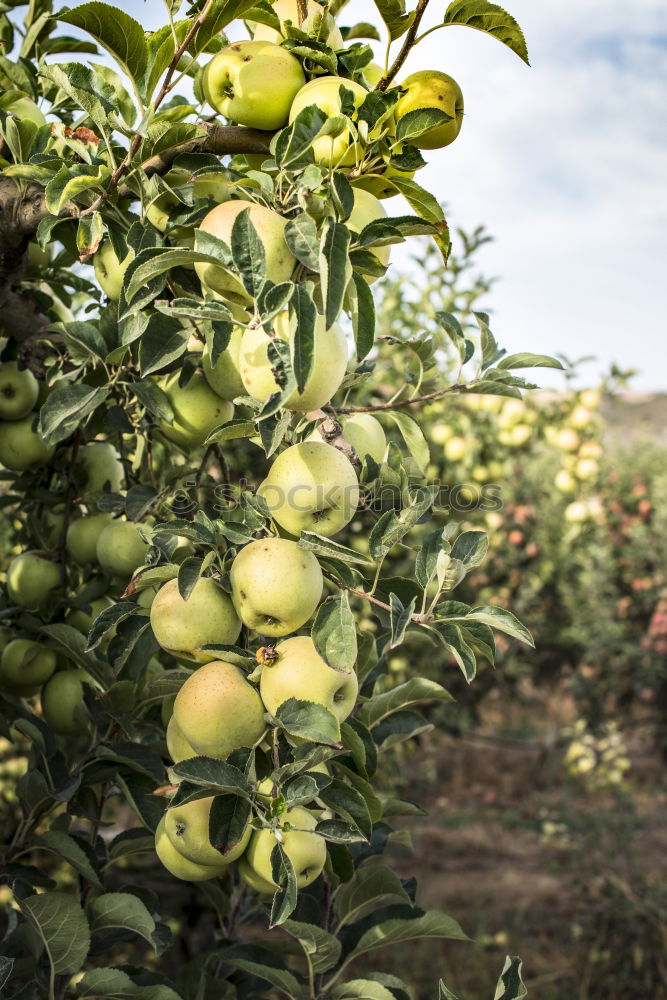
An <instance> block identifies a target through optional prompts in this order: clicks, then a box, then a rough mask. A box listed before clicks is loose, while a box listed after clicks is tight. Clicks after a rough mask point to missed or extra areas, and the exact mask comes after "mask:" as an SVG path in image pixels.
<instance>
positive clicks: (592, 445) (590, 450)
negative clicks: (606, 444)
mask: <svg viewBox="0 0 667 1000" xmlns="http://www.w3.org/2000/svg"><path fill="white" fill-rule="evenodd" d="M603 454H604V448H603V447H602V445H601V444H600V442H599V441H584V443H583V444H582V446H581V448H580V449H579V457H580V458H602V456H603Z"/></svg>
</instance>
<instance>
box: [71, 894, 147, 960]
mask: <svg viewBox="0 0 667 1000" xmlns="http://www.w3.org/2000/svg"><path fill="white" fill-rule="evenodd" d="M87 912H88V919H89V920H90V929H91V931H92V933H93V934H96V933H97V934H101V933H103V932H104V931H109V930H112V929H116V928H120V929H122V930H127V931H134V933H135V934H138V935H139V936H140V937H142V938H144V940H145V941H148V943H149V944H150V945H151V946H152V947H153V948H154V949H155V950H156V951H158V942H159V939H158V937H157V936H156V934H155V931H156V924H155V920H154V919H153V917H152V916H151V915H150V913H149V912H148V910H147V909H146V906H145V905H144V904H143V903H142V902H141V900H140V899H139V898H138V897H137V896H133V895H132V893H129V892H105V893H104V895H102V896H98V897H97V898H96V899H93V900H92V902H90V903H89V904H88V907H87Z"/></svg>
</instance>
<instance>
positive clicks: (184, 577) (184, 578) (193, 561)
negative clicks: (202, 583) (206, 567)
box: [177, 556, 204, 601]
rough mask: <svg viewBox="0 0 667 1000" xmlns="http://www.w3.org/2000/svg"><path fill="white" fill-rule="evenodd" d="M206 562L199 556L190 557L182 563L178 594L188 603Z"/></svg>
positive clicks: (179, 572) (179, 573)
mask: <svg viewBox="0 0 667 1000" xmlns="http://www.w3.org/2000/svg"><path fill="white" fill-rule="evenodd" d="M203 563H204V560H203V559H201V558H200V557H199V556H189V557H188V558H187V559H184V560H183V562H182V563H181V566H180V569H179V571H178V578H177V579H178V592H179V594H180V595H181V597H182V598H183V600H184V601H187V600H188V598H189V597H190V595H191V594H192V591H193V590H194V589H195V587H196V586H197V583H198V582H199V577H200V576H201V571H202V566H203Z"/></svg>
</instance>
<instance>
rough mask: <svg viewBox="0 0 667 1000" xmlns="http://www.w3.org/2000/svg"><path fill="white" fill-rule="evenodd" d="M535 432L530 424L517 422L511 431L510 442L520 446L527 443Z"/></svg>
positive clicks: (517, 446)
mask: <svg viewBox="0 0 667 1000" xmlns="http://www.w3.org/2000/svg"><path fill="white" fill-rule="evenodd" d="M532 434H533V428H532V427H531V426H530V424H515V425H514V427H512V428H511V430H510V432H509V439H510V443H511V444H512V445H514V447H516V448H520V447H521V445H524V444H526V442H527V441H529V440H530V438H531V437H532Z"/></svg>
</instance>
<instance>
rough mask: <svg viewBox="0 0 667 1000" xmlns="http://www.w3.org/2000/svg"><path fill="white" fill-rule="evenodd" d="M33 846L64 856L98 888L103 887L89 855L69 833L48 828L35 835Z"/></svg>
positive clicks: (63, 857)
mask: <svg viewBox="0 0 667 1000" xmlns="http://www.w3.org/2000/svg"><path fill="white" fill-rule="evenodd" d="M31 846H32V847H34V848H37V849H39V850H42V851H50V852H51V853H52V854H55V855H56V857H59V858H62V860H63V861H67V862H68V864H70V865H71V866H72V868H74V869H75V870H76V871H77V872H79V874H80V875H83V877H84V878H85V879H88V881H89V882H92V884H93V885H94V886H96V887H97V888H98V889H101V888H102V883H101V882H100V880H99V878H98V875H97V872H96V871H95V869H94V868H93V866H92V865H91V863H90V861H89V859H88V855H87V854H86V853H85V851H84V850H83V849H82V848H81V847H79V845H78V844H77V842H76V840H75V839H74V838H73V837H70V836H69V835H68V834H67V833H62V832H61V831H60V830H47V831H46V833H40V834H38V835H37V836H36V837H33V839H32V841H31Z"/></svg>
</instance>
